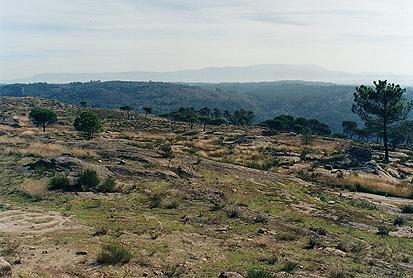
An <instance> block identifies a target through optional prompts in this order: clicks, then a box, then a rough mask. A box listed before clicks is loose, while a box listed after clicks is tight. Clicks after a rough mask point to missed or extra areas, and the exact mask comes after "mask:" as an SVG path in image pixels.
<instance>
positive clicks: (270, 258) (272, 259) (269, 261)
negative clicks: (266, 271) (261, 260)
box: [265, 255, 278, 265]
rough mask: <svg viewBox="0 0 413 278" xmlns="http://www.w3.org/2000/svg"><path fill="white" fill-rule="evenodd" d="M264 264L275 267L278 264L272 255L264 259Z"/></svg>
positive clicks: (275, 257)
mask: <svg viewBox="0 0 413 278" xmlns="http://www.w3.org/2000/svg"><path fill="white" fill-rule="evenodd" d="M265 262H266V263H267V264H269V265H275V264H276V263H277V262H278V258H277V256H275V255H272V256H270V257H268V258H266V259H265Z"/></svg>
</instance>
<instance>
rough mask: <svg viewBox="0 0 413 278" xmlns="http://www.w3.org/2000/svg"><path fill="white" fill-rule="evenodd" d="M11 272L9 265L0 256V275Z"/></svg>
mask: <svg viewBox="0 0 413 278" xmlns="http://www.w3.org/2000/svg"><path fill="white" fill-rule="evenodd" d="M9 274H11V265H10V264H9V263H8V262H7V261H6V260H5V259H4V258H2V257H0V277H3V276H6V275H9Z"/></svg>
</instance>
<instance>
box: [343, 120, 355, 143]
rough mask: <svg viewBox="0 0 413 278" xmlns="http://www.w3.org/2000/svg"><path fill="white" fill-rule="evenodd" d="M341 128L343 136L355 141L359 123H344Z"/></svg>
mask: <svg viewBox="0 0 413 278" xmlns="http://www.w3.org/2000/svg"><path fill="white" fill-rule="evenodd" d="M341 127H342V128H343V134H344V135H346V136H347V137H348V138H350V139H353V136H354V133H355V131H356V129H357V123H356V122H353V121H343V123H342V124H341Z"/></svg>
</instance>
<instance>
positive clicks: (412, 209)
mask: <svg viewBox="0 0 413 278" xmlns="http://www.w3.org/2000/svg"><path fill="white" fill-rule="evenodd" d="M401 210H402V212H403V213H413V205H403V206H402V207H401Z"/></svg>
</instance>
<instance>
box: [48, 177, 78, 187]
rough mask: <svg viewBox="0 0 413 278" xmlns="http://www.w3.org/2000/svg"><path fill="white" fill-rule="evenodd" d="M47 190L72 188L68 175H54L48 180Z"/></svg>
mask: <svg viewBox="0 0 413 278" xmlns="http://www.w3.org/2000/svg"><path fill="white" fill-rule="evenodd" d="M48 189H49V190H63V191H71V190H73V189H74V187H73V186H72V184H71V183H70V180H69V178H68V177H66V176H64V175H56V176H54V177H53V178H51V179H50V181H49V187H48Z"/></svg>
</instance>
